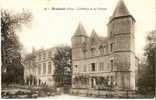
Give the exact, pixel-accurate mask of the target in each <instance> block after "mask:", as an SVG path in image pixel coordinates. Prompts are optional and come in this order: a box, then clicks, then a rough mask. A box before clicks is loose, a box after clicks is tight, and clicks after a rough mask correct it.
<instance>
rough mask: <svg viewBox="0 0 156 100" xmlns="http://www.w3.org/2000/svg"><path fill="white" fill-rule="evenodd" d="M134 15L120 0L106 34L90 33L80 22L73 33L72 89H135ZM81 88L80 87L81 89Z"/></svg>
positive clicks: (73, 90) (77, 90) (136, 60)
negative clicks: (87, 32) (88, 33)
mask: <svg viewBox="0 0 156 100" xmlns="http://www.w3.org/2000/svg"><path fill="white" fill-rule="evenodd" d="M134 24H135V19H134V18H133V16H132V15H131V14H130V13H129V11H128V9H127V7H126V6H125V4H124V2H123V1H122V0H120V1H119V2H118V4H117V7H116V8H115V11H114V13H113V15H112V16H111V17H110V19H109V23H108V24H107V27H108V32H107V37H100V36H98V35H97V33H96V32H95V30H93V31H92V33H91V36H88V35H87V34H86V31H85V29H84V27H83V25H82V23H79V25H78V27H77V29H76V31H75V33H74V35H73V36H72V39H71V41H72V69H73V74H72V89H71V90H72V92H73V93H77V92H79V93H81V92H82V93H83V91H94V90H96V91H97V90H99V91H101V90H119V91H121V90H126V91H127V90H135V86H136V85H135V83H136V82H135V72H136V68H137V65H138V64H137V63H138V59H136V58H137V57H136V55H135V43H134V41H135V37H134ZM82 90H83V91H82Z"/></svg>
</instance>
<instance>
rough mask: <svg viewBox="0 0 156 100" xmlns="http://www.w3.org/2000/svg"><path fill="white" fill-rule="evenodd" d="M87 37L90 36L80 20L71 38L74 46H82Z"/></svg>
mask: <svg viewBox="0 0 156 100" xmlns="http://www.w3.org/2000/svg"><path fill="white" fill-rule="evenodd" d="M86 38H88V37H87V34H86V30H85V29H84V27H83V25H82V24H81V23H80V22H79V25H78V27H77V29H76V31H75V33H74V35H73V36H72V39H71V41H72V48H77V47H80V46H81V44H82V43H83V42H84V41H85V39H86Z"/></svg>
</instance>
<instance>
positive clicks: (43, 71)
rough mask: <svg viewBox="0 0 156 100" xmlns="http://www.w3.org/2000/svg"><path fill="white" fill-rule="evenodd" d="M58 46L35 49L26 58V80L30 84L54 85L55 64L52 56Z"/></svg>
mask: <svg viewBox="0 0 156 100" xmlns="http://www.w3.org/2000/svg"><path fill="white" fill-rule="evenodd" d="M55 52H56V48H50V49H48V50H43V49H40V50H37V51H35V50H33V51H32V53H31V54H28V55H26V57H25V59H24V80H25V83H26V84H28V85H47V86H54V84H55V82H54V78H53V76H54V70H55V67H54V64H53V61H52V57H53V56H54V53H55Z"/></svg>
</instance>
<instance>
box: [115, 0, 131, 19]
mask: <svg viewBox="0 0 156 100" xmlns="http://www.w3.org/2000/svg"><path fill="white" fill-rule="evenodd" d="M127 15H130V13H129V11H128V9H127V7H126V5H125V3H124V1H123V0H119V2H118V4H117V6H116V8H115V10H114V13H113V15H112V18H114V17H120V16H127Z"/></svg>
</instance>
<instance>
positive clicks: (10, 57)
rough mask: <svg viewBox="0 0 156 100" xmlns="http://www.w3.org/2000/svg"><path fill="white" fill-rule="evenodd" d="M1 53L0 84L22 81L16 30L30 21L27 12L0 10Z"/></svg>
mask: <svg viewBox="0 0 156 100" xmlns="http://www.w3.org/2000/svg"><path fill="white" fill-rule="evenodd" d="M0 13H1V53H2V70H1V71H2V83H7V84H8V83H19V82H21V81H22V80H23V74H24V72H23V70H24V67H23V65H22V63H21V54H20V50H21V47H22V45H21V44H20V42H19V40H18V37H17V35H16V29H20V28H21V26H22V25H24V24H26V23H28V22H30V21H31V19H32V16H31V13H30V12H29V11H28V10H23V11H22V12H21V13H15V12H10V11H9V10H4V9H1V11H0Z"/></svg>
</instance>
